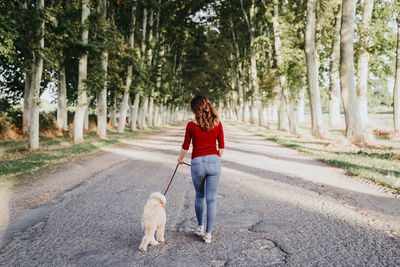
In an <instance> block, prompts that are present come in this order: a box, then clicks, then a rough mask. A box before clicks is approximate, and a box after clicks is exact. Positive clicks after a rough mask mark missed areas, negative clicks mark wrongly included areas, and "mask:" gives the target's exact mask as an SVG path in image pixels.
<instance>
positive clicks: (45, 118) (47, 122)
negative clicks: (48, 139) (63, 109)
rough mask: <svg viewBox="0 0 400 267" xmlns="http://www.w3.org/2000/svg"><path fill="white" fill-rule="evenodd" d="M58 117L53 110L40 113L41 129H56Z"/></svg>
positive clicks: (41, 130)
mask: <svg viewBox="0 0 400 267" xmlns="http://www.w3.org/2000/svg"><path fill="white" fill-rule="evenodd" d="M56 129H57V124H56V117H55V115H54V113H52V112H48V113H47V112H42V113H40V114H39V130H40V132H43V131H51V130H56Z"/></svg>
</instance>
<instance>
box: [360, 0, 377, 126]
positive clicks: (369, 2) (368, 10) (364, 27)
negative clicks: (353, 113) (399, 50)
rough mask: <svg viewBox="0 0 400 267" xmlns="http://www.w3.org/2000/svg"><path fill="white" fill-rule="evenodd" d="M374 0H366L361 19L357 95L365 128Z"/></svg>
mask: <svg viewBox="0 0 400 267" xmlns="http://www.w3.org/2000/svg"><path fill="white" fill-rule="evenodd" d="M373 6H374V0H365V1H364V10H363V17H362V21H361V32H360V41H359V42H360V47H361V51H360V52H361V53H360V57H359V58H358V73H357V97H358V102H359V109H360V116H361V127H362V128H363V129H364V128H365V127H366V126H368V124H369V119H368V97H367V95H368V63H369V53H368V46H369V40H368V39H369V38H368V28H369V24H370V21H371V17H372V9H373Z"/></svg>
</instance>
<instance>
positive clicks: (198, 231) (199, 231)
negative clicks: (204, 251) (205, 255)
mask: <svg viewBox="0 0 400 267" xmlns="http://www.w3.org/2000/svg"><path fill="white" fill-rule="evenodd" d="M195 233H196V235H198V236H204V226H203V225H202V226H198V227H197V229H196V232H195Z"/></svg>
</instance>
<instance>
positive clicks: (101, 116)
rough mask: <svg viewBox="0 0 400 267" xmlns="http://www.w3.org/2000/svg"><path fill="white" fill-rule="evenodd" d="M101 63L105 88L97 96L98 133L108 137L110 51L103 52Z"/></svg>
mask: <svg viewBox="0 0 400 267" xmlns="http://www.w3.org/2000/svg"><path fill="white" fill-rule="evenodd" d="M101 58H102V61H101V65H102V67H103V70H104V76H105V77H104V79H105V80H104V85H103V90H101V92H100V93H99V94H98V97H97V135H98V136H100V137H106V135H107V81H106V79H107V65H108V53H107V52H103V53H102V55H101Z"/></svg>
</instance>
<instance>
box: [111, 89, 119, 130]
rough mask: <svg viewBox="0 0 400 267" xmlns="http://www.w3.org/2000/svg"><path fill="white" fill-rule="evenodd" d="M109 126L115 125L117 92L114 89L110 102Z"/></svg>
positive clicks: (116, 124)
mask: <svg viewBox="0 0 400 267" xmlns="http://www.w3.org/2000/svg"><path fill="white" fill-rule="evenodd" d="M111 126H112V127H114V128H115V127H117V126H118V123H117V94H116V92H115V91H114V92H113V97H112V102H111Z"/></svg>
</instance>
